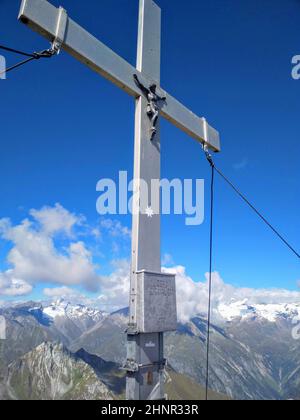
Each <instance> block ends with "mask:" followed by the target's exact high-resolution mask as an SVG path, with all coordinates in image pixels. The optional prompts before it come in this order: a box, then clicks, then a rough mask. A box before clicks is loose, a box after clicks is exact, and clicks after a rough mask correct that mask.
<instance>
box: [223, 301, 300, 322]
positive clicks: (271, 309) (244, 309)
mask: <svg viewBox="0 0 300 420" xmlns="http://www.w3.org/2000/svg"><path fill="white" fill-rule="evenodd" d="M217 312H218V314H219V315H220V316H221V318H223V319H224V320H225V321H233V320H234V319H237V318H239V319H248V318H251V317H256V318H257V317H259V318H262V319H265V320H267V321H269V322H276V321H277V320H278V319H289V320H293V319H294V318H295V317H299V316H300V303H277V304H271V303H269V304H249V303H248V299H245V300H243V301H232V302H231V303H229V304H220V305H219V306H218V309H217Z"/></svg>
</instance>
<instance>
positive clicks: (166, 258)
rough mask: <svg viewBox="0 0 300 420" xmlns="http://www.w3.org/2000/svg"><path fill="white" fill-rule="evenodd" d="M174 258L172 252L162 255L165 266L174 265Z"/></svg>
mask: <svg viewBox="0 0 300 420" xmlns="http://www.w3.org/2000/svg"><path fill="white" fill-rule="evenodd" d="M174 264H175V263H174V260H173V257H172V255H171V254H164V255H163V257H162V265H164V266H173V265H174Z"/></svg>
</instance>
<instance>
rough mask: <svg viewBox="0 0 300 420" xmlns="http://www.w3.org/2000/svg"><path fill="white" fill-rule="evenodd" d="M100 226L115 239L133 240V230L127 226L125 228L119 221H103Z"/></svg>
mask: <svg viewBox="0 0 300 420" xmlns="http://www.w3.org/2000/svg"><path fill="white" fill-rule="evenodd" d="M100 225H101V227H102V228H104V229H106V230H107V231H108V233H109V234H110V235H111V236H113V237H116V238H125V239H126V238H127V239H128V238H131V230H130V229H128V227H127V226H123V225H122V223H121V222H119V221H118V220H112V219H104V220H101V222H100Z"/></svg>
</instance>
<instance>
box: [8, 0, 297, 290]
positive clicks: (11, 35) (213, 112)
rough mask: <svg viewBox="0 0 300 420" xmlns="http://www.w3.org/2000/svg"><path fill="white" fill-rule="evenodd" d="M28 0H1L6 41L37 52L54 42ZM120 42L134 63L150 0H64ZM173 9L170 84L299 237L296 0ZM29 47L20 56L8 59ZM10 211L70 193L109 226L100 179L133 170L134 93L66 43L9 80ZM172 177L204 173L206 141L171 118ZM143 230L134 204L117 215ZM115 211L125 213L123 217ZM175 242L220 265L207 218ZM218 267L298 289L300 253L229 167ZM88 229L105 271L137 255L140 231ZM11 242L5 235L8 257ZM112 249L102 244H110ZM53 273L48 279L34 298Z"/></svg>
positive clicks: (76, 209)
mask: <svg viewBox="0 0 300 420" xmlns="http://www.w3.org/2000/svg"><path fill="white" fill-rule="evenodd" d="M19 3H20V2H19V1H17V0H0V10H1V13H0V28H1V32H0V36H1V43H2V44H5V45H8V46H11V47H14V48H18V49H22V50H25V51H28V52H30V51H35V50H41V49H44V48H47V47H48V44H47V42H46V41H45V40H44V39H42V38H41V37H40V36H38V35H36V34H35V33H33V32H32V31H31V30H29V29H28V28H26V27H25V26H23V25H22V24H20V23H18V22H17V20H16V16H17V14H18V8H19ZM52 3H53V4H55V5H56V6H58V5H59V4H62V5H63V6H64V7H65V8H66V9H67V10H68V13H69V15H70V16H71V17H72V18H73V19H74V20H76V21H77V22H79V23H80V24H81V25H82V26H84V27H85V28H86V29H88V30H89V31H90V32H91V33H93V34H94V35H96V36H97V37H98V38H99V39H101V40H102V41H103V42H104V43H106V44H107V45H108V46H109V47H111V48H112V49H113V50H114V51H116V52H117V53H119V54H120V55H121V56H123V57H124V58H126V59H127V60H128V61H129V62H130V63H132V64H135V59H136V39H137V13H138V1H137V0H114V1H112V0H101V1H94V0H88V1H86V2H85V3H84V4H83V3H82V2H74V1H71V0H60V1H56V0H53V1H52ZM157 3H158V4H159V5H160V6H161V8H162V10H163V33H162V85H163V87H164V88H165V89H166V90H167V91H168V92H170V93H171V94H172V95H173V96H175V97H176V98H177V99H179V100H180V101H182V102H183V103H184V104H185V105H187V106H188V107H189V108H190V109H192V110H193V111H194V112H195V113H197V114H199V115H203V116H205V117H206V118H207V119H208V120H209V122H210V123H211V124H212V125H214V126H215V127H216V128H217V129H218V130H219V131H220V133H221V141H222V153H221V154H219V155H218V156H216V158H215V159H216V162H217V164H218V166H219V167H220V168H222V169H223V171H224V172H225V173H226V174H227V175H228V176H229V177H230V178H231V179H232V180H233V181H234V182H235V183H236V184H237V185H238V186H239V187H240V188H241V189H242V190H243V191H244V192H245V193H247V195H248V197H249V198H250V199H251V200H252V201H253V202H254V203H255V204H256V205H257V207H258V208H259V209H261V210H262V212H263V213H264V214H266V215H267V216H268V217H269V219H270V220H271V222H272V223H274V224H275V226H277V227H278V229H279V230H280V231H281V232H283V233H284V234H285V235H286V236H287V238H288V239H289V240H290V242H291V243H293V244H294V245H295V247H296V248H298V249H299V248H300V243H299V233H300V228H299V226H300V225H299V211H300V201H299V152H300V143H299V133H300V120H299V97H300V96H299V95H300V81H295V80H293V79H292V77H291V71H292V64H291V60H292V57H293V56H294V55H296V54H300V25H299V21H300V2H299V1H296V0H285V1H282V0H273V1H271V0H260V1H258V0H243V1H239V0H226V1H225V0H210V1H209V2H208V1H203V2H199V1H198V0H187V1H185V2H183V1H181V0H172V1H170V0H157ZM18 59H19V57H17V56H14V55H9V54H7V61H8V63H9V64H10V63H14V62H15V61H17V60H18ZM0 88H1V105H0V106H1V117H2V118H1V165H0V177H1V179H2V182H1V184H0V195H1V210H0V219H1V218H4V217H6V218H10V219H11V221H12V223H13V224H14V225H15V224H18V223H20V222H21V221H22V220H23V219H24V218H26V217H28V212H29V210H30V209H32V208H34V209H40V208H42V207H43V206H45V205H47V206H54V205H55V203H60V204H61V205H62V206H63V207H64V208H65V209H67V210H68V211H70V212H71V213H76V214H83V215H84V216H85V217H86V220H87V221H88V223H89V225H91V226H97V225H99V220H98V219H99V216H98V215H97V213H96V208H95V203H96V199H97V193H96V190H95V187H96V183H97V181H98V180H99V179H101V178H113V179H116V178H117V176H118V171H120V170H127V171H129V175H132V171H133V128H134V103H133V100H132V99H131V98H129V97H127V95H126V94H124V93H123V92H122V91H120V90H119V89H118V88H116V87H115V86H113V85H111V84H110V83H109V82H107V81H106V80H104V79H102V78H101V77H99V76H98V75H96V74H93V72H91V71H90V70H89V69H88V68H85V67H84V66H83V65H82V64H80V63H78V62H76V61H75V60H74V59H73V58H71V57H69V56H68V55H67V54H66V53H63V54H61V55H60V56H59V57H58V58H53V59H51V60H49V61H43V62H42V61H41V62H35V63H32V64H29V65H28V66H25V67H23V68H22V69H19V70H16V71H15V72H12V73H11V74H9V76H8V79H7V80H6V81H2V80H0ZM162 175H163V177H167V178H170V179H172V178H175V177H177V178H193V179H195V178H204V179H205V180H206V215H208V210H209V207H208V205H209V194H208V188H209V184H208V182H209V168H208V166H207V163H206V162H205V160H204V158H203V156H202V154H201V148H200V147H199V145H198V144H197V143H196V142H194V141H193V140H191V139H189V138H188V137H187V136H186V135H185V134H183V133H182V132H181V131H179V130H177V129H176V128H175V127H172V126H171V125H169V123H167V122H165V121H164V122H163V123H162ZM116 220H119V221H120V222H121V223H122V226H127V227H128V228H130V226H131V219H130V216H122V217H117V218H116ZM115 222H116V221H115ZM162 223H163V224H162V226H163V229H162V253H163V254H170V255H171V256H172V259H173V262H174V264H176V265H182V266H184V267H186V270H187V273H188V274H189V275H190V276H191V277H192V278H193V279H194V280H195V281H200V280H201V281H202V280H203V278H204V273H205V272H206V271H207V269H208V228H209V225H208V217H206V221H205V223H204V224H203V225H201V226H198V227H187V226H185V224H184V218H183V217H180V216H165V217H163V221H162ZM215 231H216V239H215V262H214V269H215V270H216V271H218V272H219V273H220V275H221V277H222V278H223V279H224V281H225V282H226V283H230V284H233V285H234V286H236V287H252V288H275V287H276V288H278V287H280V288H287V289H296V288H297V281H298V280H299V279H300V273H299V261H298V260H297V258H295V256H293V255H292V254H291V253H290V252H289V250H287V249H286V248H285V247H284V246H283V245H282V244H281V243H280V242H278V241H277V239H276V238H275V237H274V236H273V234H272V233H271V232H270V231H268V230H267V229H266V228H265V226H264V225H263V224H262V223H261V222H260V221H259V220H258V219H257V218H256V216H255V215H254V214H253V213H251V212H250V211H249V209H248V208H246V207H245V206H244V204H243V203H241V202H240V200H239V199H238V198H236V197H235V196H234V194H233V193H232V191H230V190H229V189H228V187H227V186H226V185H225V184H223V182H222V181H221V180H220V179H218V180H217V185H216V226H215ZM108 233H109V232H106V233H104V236H105V235H107V239H105V240H103V239H102V241H101V244H97V242H96V241H95V238H93V239H91V238H88V237H86V238H85V241H86V244H87V246H88V247H90V248H91V249H92V250H93V251H95V250H96V249H97V247H98V248H99V251H100V252H99V253H98V255H97V253H95V255H94V259H95V261H96V262H97V263H98V264H99V265H100V269H99V272H100V273H101V274H108V273H109V271H110V270H112V267H111V260H118V259H119V260H120V259H126V258H129V253H130V241H128V240H126V239H124V238H122V239H120V241H122V244H121V246H119V247H118V248H119V249H118V250H117V249H116V247H115V245H116V240H115V238H112V237H111V235H110V236H109V234H108ZM11 246H12V245H11V243H10V242H7V241H4V240H2V241H1V242H0V257H1V266H2V269H6V268H7V263H6V262H5V261H6V255H7V252H8V251H9V249H10V248H11ZM100 254H101V255H100ZM47 285H48V284H39V283H38V282H37V285H36V289H35V290H34V295H33V296H34V297H38V296H39V292H40V291H41V290H42V289H43V288H44V287H46V286H47Z"/></svg>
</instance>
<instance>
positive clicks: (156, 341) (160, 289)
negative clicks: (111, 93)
mask: <svg viewBox="0 0 300 420" xmlns="http://www.w3.org/2000/svg"><path fill="white" fill-rule="evenodd" d="M19 19H20V20H21V21H22V22H23V23H24V24H26V25H28V26H29V27H30V28H32V29H33V30H34V31H36V32H38V33H39V34H40V35H42V36H44V37H45V38H47V39H48V40H49V41H50V42H52V45H54V46H55V48H56V49H57V50H58V49H60V48H61V49H63V50H65V51H66V52H68V53H69V54H71V55H72V56H73V57H75V58H76V59H77V60H79V61H80V62H82V63H84V64H85V65H87V66H88V67H89V68H91V69H92V70H94V71H95V72H96V73H98V74H100V75H101V76H103V77H105V78H106V79H108V80H110V81H111V82H113V83H114V84H116V85H117V86H118V87H119V88H121V89H122V90H124V91H125V92H127V93H128V94H129V95H131V96H132V97H133V98H134V99H135V100H136V113H135V154H134V178H135V188H136V197H135V198H136V199H135V200H134V202H133V227H132V265H131V278H130V321H129V326H128V331H127V335H128V340H127V341H128V345H127V347H128V348H127V362H126V365H125V369H126V371H127V386H126V398H127V399H128V400H147V399H148V400H162V399H164V398H165V394H164V369H165V360H164V356H163V333H164V332H166V331H171V330H175V329H176V297H175V278H174V276H170V275H169V276H168V275H164V274H162V273H161V252H160V214H159V213H160V212H159V211H158V212H156V214H151V216H152V217H149V212H147V209H149V207H148V206H147V208H146V209H143V208H141V200H140V194H141V188H140V180H144V181H146V182H147V184H148V185H149V188H150V185H151V180H152V179H160V130H159V115H161V116H162V117H164V118H165V119H167V120H168V121H170V122H171V123H173V124H174V125H175V126H177V127H178V128H180V129H181V130H183V131H184V132H186V133H187V134H188V135H189V136H190V137H192V138H194V139H195V140H197V141H198V142H200V143H201V144H202V145H204V146H206V148H209V149H210V150H212V151H214V152H218V151H220V138H219V133H218V132H217V131H216V130H215V129H214V128H212V127H211V126H210V125H209V124H208V123H207V122H206V120H205V119H204V118H200V117H198V116H197V115H195V114H194V113H192V112H191V111H190V110H188V109H187V108H186V107H185V106H184V105H182V104H181V103H180V102H178V101H177V100H176V99H175V98H173V97H172V96H171V95H170V94H168V93H167V92H166V91H164V90H163V89H162V88H161V86H160V55H161V10H160V8H159V7H158V6H157V5H156V4H155V3H154V1H152V0H140V5H139V32H138V52H137V67H136V68H134V67H133V66H132V65H130V64H129V63H128V62H127V61H125V60H124V59H123V58H121V57H120V56H118V55H117V54H115V53H114V52H113V51H112V50H111V49H109V48H108V47H107V46H105V45H104V44H103V43H102V42H101V41H99V40H97V39H96V38H95V37H93V36H92V35H91V34H89V33H88V32H87V31H86V30H84V29H83V28H82V27H80V26H79V25H78V24H77V23H75V22H74V21H73V20H71V19H70V18H69V17H68V16H67V14H66V12H65V11H64V9H62V8H56V7H54V6H53V5H51V4H50V3H49V2H47V1H46V0H23V1H22V5H21V10H20V14H19ZM157 194H159V192H158V193H157ZM157 200H158V202H159V198H158V197H157Z"/></svg>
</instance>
